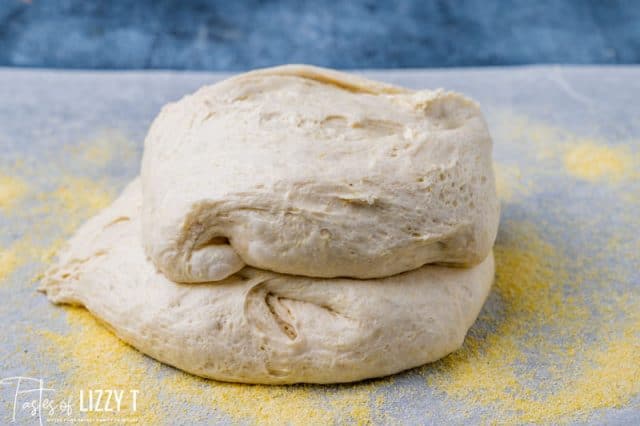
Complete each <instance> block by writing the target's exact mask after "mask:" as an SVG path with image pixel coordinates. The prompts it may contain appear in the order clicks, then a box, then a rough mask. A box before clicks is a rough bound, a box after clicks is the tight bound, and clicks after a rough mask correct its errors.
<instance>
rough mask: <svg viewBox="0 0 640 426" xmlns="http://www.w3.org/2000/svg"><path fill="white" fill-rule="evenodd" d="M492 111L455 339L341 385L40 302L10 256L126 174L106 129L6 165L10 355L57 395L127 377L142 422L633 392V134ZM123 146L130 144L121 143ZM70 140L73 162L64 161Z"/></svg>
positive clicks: (590, 406) (526, 416)
mask: <svg viewBox="0 0 640 426" xmlns="http://www.w3.org/2000/svg"><path fill="white" fill-rule="evenodd" d="M496 117H497V118H499V120H496V122H495V123H494V126H493V128H492V133H493V136H494V139H495V147H496V175H497V179H496V180H497V186H498V191H499V193H500V197H501V199H502V201H503V205H502V222H501V226H500V232H499V236H498V240H497V243H496V247H495V256H496V267H497V271H496V282H495V285H494V289H493V291H492V294H491V295H490V297H489V300H488V302H487V304H486V306H485V308H484V309H483V311H482V313H481V314H480V317H479V319H478V321H477V323H476V324H475V325H474V327H473V328H472V329H471V331H470V333H469V336H468V337H467V339H466V341H465V344H464V346H463V348H462V349H461V350H459V351H457V352H456V353H454V354H452V355H450V356H448V357H446V358H444V359H443V360H441V361H439V362H436V363H433V364H431V365H427V366H424V367H421V368H419V369H415V370H413V371H410V372H408V373H403V374H400V375H397V376H393V377H391V378H387V379H379V380H372V381H367V382H364V383H358V384H352V385H338V386H312V385H304V386H289V387H287V386H251V385H237V384H225V383H219V382H215V381H211V380H204V379H200V378H197V377H194V376H191V375H189V374H186V373H183V372H180V371H178V370H175V369H173V368H170V367H167V366H164V365H162V364H160V363H158V362H156V361H154V360H152V359H150V358H148V357H146V356H144V355H142V354H140V353H139V352H137V351H136V350H135V349H133V348H131V347H129V346H128V345H126V344H124V343H122V342H121V341H120V340H119V339H117V338H116V337H115V336H114V335H113V334H112V333H111V332H109V331H107V329H106V328H105V327H104V326H102V325H101V324H100V323H99V322H98V321H96V320H94V319H93V317H92V316H91V315H90V314H89V313H87V312H86V311H84V310H82V309H80V308H60V307H56V306H53V305H48V304H47V303H45V302H44V301H43V296H41V295H38V294H36V293H35V291H34V289H35V286H37V283H33V284H30V283H29V280H28V278H25V276H24V274H23V272H24V271H25V270H26V269H27V266H26V265H25V267H24V268H18V270H16V266H14V261H15V262H18V263H23V262H25V263H31V264H32V265H35V266H34V267H33V270H36V271H38V270H40V271H41V270H42V269H43V268H44V267H46V263H48V262H49V261H50V259H51V253H52V250H53V249H54V248H56V247H59V246H60V245H61V241H64V240H65V239H66V238H68V237H69V236H70V234H71V233H72V232H73V230H74V229H75V228H77V226H79V224H80V223H81V222H82V221H83V220H85V219H86V218H88V217H89V216H91V215H92V214H94V213H95V212H97V211H98V210H99V209H101V208H103V207H104V206H106V205H107V204H108V203H109V201H110V200H111V199H112V198H113V197H114V196H115V195H116V193H117V191H116V189H118V188H122V186H123V184H124V182H125V180H123V179H111V178H109V176H110V174H111V173H113V175H115V172H112V170H113V169H112V167H115V165H119V167H121V169H124V170H129V171H130V176H133V175H134V174H135V173H136V171H137V170H138V160H139V159H138V158H137V157H136V155H135V153H136V152H139V150H136V149H135V148H136V145H135V144H133V143H131V142H127V141H123V140H120V141H118V142H114V143H113V144H111V143H109V137H110V136H108V135H110V134H116V133H110V132H101V133H100V136H98V137H97V138H95V139H89V140H88V142H87V141H83V142H81V143H78V144H77V146H76V145H74V144H69V146H68V150H66V151H65V154H64V157H62V158H57V159H53V161H48V163H47V164H48V165H47V168H46V169H43V170H42V171H37V172H33V173H31V174H29V173H27V171H26V170H21V172H23V173H21V174H19V175H20V176H21V177H24V178H23V179H24V182H23V184H24V185H26V187H28V188H29V191H28V192H27V193H26V194H22V195H20V196H19V197H18V200H19V202H18V203H13V207H10V209H9V212H10V213H11V214H12V215H15V214H17V213H21V212H24V213H21V214H24V215H25V216H24V217H25V222H26V224H25V225H24V226H21V227H18V229H17V230H16V231H15V234H16V235H15V238H13V239H11V238H10V239H6V240H3V242H2V247H4V248H5V249H4V250H8V251H9V252H10V253H11V254H10V255H7V257H6V258H5V260H2V259H3V258H2V257H1V256H2V255H1V254H0V276H2V275H1V274H3V271H9V272H8V273H4V277H5V284H4V285H2V286H0V289H3V290H4V289H16V294H17V290H20V291H21V293H20V294H21V296H20V297H21V298H20V299H15V300H14V301H13V302H12V305H15V306H16V308H15V309H22V308H21V306H22V304H24V303H25V302H24V301H25V298H27V301H28V303H30V304H34V303H38V302H39V303H42V306H41V307H40V308H39V310H38V311H37V313H38V314H37V316H31V317H30V322H33V324H34V325H32V326H31V325H30V326H29V327H31V328H33V330H32V331H30V329H29V328H28V327H27V326H26V325H23V326H20V325H17V326H16V327H22V328H18V329H17V330H21V332H22V333H24V334H25V339H26V340H27V341H28V342H30V345H31V346H30V347H31V349H30V350H29V352H28V353H24V354H23V353H22V351H21V350H20V351H18V352H17V353H18V355H16V356H17V357H19V358H20V359H23V360H24V364H25V365H28V364H29V362H30V360H42V365H46V368H44V369H43V367H42V365H41V364H39V363H36V362H35V361H31V367H30V370H29V371H30V372H31V371H35V372H39V374H41V375H42V376H47V377H50V378H51V380H52V383H49V384H50V385H52V386H53V387H55V388H56V389H57V392H58V393H59V394H60V396H63V395H70V394H73V393H74V392H75V393H77V391H78V390H79V389H84V388H87V387H94V388H95V387H99V388H102V389H108V388H124V389H139V390H140V397H139V400H138V404H139V410H138V411H137V412H135V413H130V412H129V411H127V412H126V413H124V414H123V415H124V416H129V415H131V417H132V418H135V419H136V420H137V421H138V423H139V424H171V423H176V422H177V423H185V422H190V423H208V422H211V421H221V422H232V423H261V424H262V423H264V424H276V423H277V424H285V423H290V424H327V423H329V424H331V423H352V424H368V423H375V422H385V423H398V422H400V423H402V422H403V421H404V422H406V421H407V420H406V418H405V417H404V414H405V412H406V411H407V410H408V409H409V407H410V408H411V410H412V412H414V413H415V412H416V411H417V412H423V413H424V421H425V422H440V423H442V422H452V423H462V422H469V423H478V422H480V423H489V424H491V423H563V422H571V421H588V420H589V419H593V418H596V419H597V417H591V416H594V415H598V413H600V412H601V411H600V410H614V409H616V408H620V407H629V406H634V405H635V406H638V405H640V312H639V310H638V306H640V294H639V292H638V291H637V289H638V288H639V287H638V286H640V283H637V282H636V283H633V282H631V281H630V280H631V276H632V275H630V274H632V273H634V272H635V271H637V270H638V269H640V240H639V239H638V237H637V233H632V232H631V233H630V232H629V230H630V229H638V226H639V225H640V219H639V218H638V215H637V211H639V210H640V200H639V197H638V193H637V192H634V191H638V190H640V186H639V184H638V180H637V175H636V174H634V173H633V170H634V168H635V167H636V165H635V162H634V161H635V160H634V158H636V157H634V155H635V153H633V152H631V150H632V146H631V145H629V146H628V147H627V148H624V147H623V148H620V151H619V148H610V147H608V146H607V144H606V143H605V142H603V141H600V140H599V139H598V138H597V137H594V136H593V135H590V134H584V135H578V134H574V133H572V132H570V131H568V130H566V129H563V128H560V127H557V126H550V125H547V124H545V123H543V122H538V121H535V120H533V119H530V118H527V117H523V116H518V115H515V114H513V113H511V112H499V114H497V115H496ZM104 135H107V136H104ZM92 141H93V142H92ZM581 141H582V142H581ZM93 143H95V147H93V145H92V144H93ZM127 144H129V148H126V146H127ZM123 146H124V147H125V148H124V151H126V152H131V153H134V154H133V155H131V156H130V158H129V154H127V155H125V156H120V154H118V152H120V150H121V149H122V147H123ZM625 146H626V145H625ZM626 149H629V150H630V152H628V153H627V152H626V151H624V150H626ZM110 150H111V151H110ZM116 151H118V152H116ZM623 152H624V153H625V155H624V158H626V159H625V160H620V155H621V153H623ZM627 154H628V155H627ZM69 155H70V156H71V157H72V158H73V159H74V160H73V161H77V162H80V163H79V164H78V165H77V166H75V168H74V169H73V170H69V169H68V167H67V166H68V164H67V162H68V161H69V158H70V157H68V156H69ZM568 157H571V159H570V161H567V158H568ZM574 157H575V158H574ZM25 160H26V159H25ZM47 160H50V159H47ZM49 163H51V164H49ZM26 167H28V166H25V168H26ZM30 170H39V169H38V168H36V167H30ZM81 170H87V173H86V174H83V173H81ZM96 170H99V173H97V172H96ZM38 173H42V176H40V175H38ZM97 176H104V178H102V177H100V178H98V177H97ZM21 179H22V178H21ZM609 181H615V182H621V183H624V184H625V185H609V184H608V183H609ZM18 185H20V184H18ZM9 191H13V190H9ZM592 194H597V197H600V198H592V197H594V195H592ZM18 205H19V206H20V211H19V212H18V210H17V208H18V207H16V206H18ZM24 206H28V208H26V209H24V208H23V207H24ZM634 212H635V213H634ZM2 214H3V212H2V211H1V210H0V215H2ZM0 253H5V251H1V252H0ZM6 259H8V260H6ZM3 262H5V263H3ZM5 264H6V265H10V266H4V265H5ZM620 265H626V266H625V267H621V266H620ZM18 271H20V272H18ZM25 286H27V287H26V289H25ZM29 286H30V287H29ZM7 294H10V293H7ZM10 297H12V296H11V294H10ZM12 300H13V299H12ZM18 306H20V307H18ZM12 307H13V306H5V307H3V308H2V309H4V310H6V309H12ZM34 364H35V365H34ZM34 374H35V373H34ZM0 408H2V405H0ZM128 408H130V407H128ZM414 415H415V414H414ZM90 418H92V419H94V420H99V419H101V418H104V417H103V416H101V415H100V414H97V413H93V414H92V415H91V416H90ZM596 421H597V420H596Z"/></svg>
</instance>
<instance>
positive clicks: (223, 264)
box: [142, 66, 499, 282]
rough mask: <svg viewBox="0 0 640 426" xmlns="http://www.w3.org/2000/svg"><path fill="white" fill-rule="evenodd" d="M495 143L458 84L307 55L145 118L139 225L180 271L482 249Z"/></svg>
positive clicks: (305, 265)
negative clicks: (420, 85) (393, 78)
mask: <svg viewBox="0 0 640 426" xmlns="http://www.w3.org/2000/svg"><path fill="white" fill-rule="evenodd" d="M491 145H492V143H491V138H490V136H489V133H488V131H487V127H486V124H485V122H484V119H483V117H482V114H481V112H480V109H479V107H478V106H477V104H476V103H474V102H473V101H471V100H468V99H467V98H465V97H463V96H461V95H458V94H455V93H450V92H444V91H418V92H414V91H410V90H408V89H404V88H400V87H395V86H390V85H386V84H383V83H378V82H374V81H370V80H365V79H362V78H359V77H355V76H351V75H348V74H343V73H339V72H335V71H331V70H325V69H321V68H315V67H308V66H285V67H278V68H271V69H265V70H260V71H255V72H250V73H247V74H242V75H239V76H237V77H234V78H231V79H229V80H226V81H224V82H221V83H218V84H215V85H213V86H208V87H204V88H202V89H200V90H198V91H197V92H196V93H195V94H193V95H191V96H187V97H185V98H183V99H182V100H180V101H179V102H176V103H173V104H169V105H167V106H165V107H164V108H163V110H162V112H161V113H160V115H159V116H158V117H157V118H156V120H155V121H154V123H153V125H152V126H151V129H150V130H149V134H148V136H147V139H146V141H145V154H144V159H143V165H142V185H143V194H144V208H143V213H142V224H143V234H142V241H143V244H144V247H145V250H146V253H147V254H148V255H149V257H150V258H151V259H152V261H153V262H154V263H155V265H156V266H157V267H158V268H159V269H160V271H162V272H163V273H164V274H165V275H166V276H167V277H168V278H169V279H171V280H173V281H178V282H207V281H215V280H221V279H224V278H225V277H227V276H229V275H231V274H233V273H235V272H237V271H239V270H240V269H242V268H243V267H244V265H245V264H246V265H251V266H254V267H256V268H261V269H265V270H270V271H275V272H280V273H288V274H296V275H304V276H313V277H337V276H341V277H356V278H376V277H385V276H390V275H393V274H397V273H401V272H405V271H409V270H413V269H415V268H419V267H421V266H422V265H424V264H427V263H433V262H439V263H446V264H457V265H474V264H478V263H479V262H481V261H483V260H484V259H485V258H486V257H487V255H488V254H489V252H490V250H491V247H492V245H493V242H494V239H495V236H496V232H497V225H498V216H499V207H498V201H497V197H496V192H495V183H494V177H493V171H492V163H491V147H492V146H491Z"/></svg>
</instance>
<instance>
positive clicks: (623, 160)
mask: <svg viewBox="0 0 640 426" xmlns="http://www.w3.org/2000/svg"><path fill="white" fill-rule="evenodd" d="M629 155H630V154H629V153H628V152H626V151H625V150H624V149H623V148H612V147H609V146H606V145H601V144H597V143H595V142H593V141H585V142H580V143H576V144H575V145H573V146H570V147H569V149H568V150H567V152H566V154H565V157H564V165H565V167H566V169H567V172H568V173H569V174H571V175H572V176H575V177H577V178H580V179H586V180H598V179H614V180H619V179H620V178H622V177H623V176H624V175H625V174H627V173H628V171H629V169H630V167H631V161H630V159H629Z"/></svg>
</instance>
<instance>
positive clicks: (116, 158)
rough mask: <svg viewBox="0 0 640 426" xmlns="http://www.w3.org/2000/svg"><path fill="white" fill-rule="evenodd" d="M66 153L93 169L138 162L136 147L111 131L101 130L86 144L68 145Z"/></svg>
mask: <svg viewBox="0 0 640 426" xmlns="http://www.w3.org/2000/svg"><path fill="white" fill-rule="evenodd" d="M66 151H68V152H69V153H70V154H71V158H72V161H74V162H81V163H84V164H87V165H91V166H93V167H104V166H107V165H108V164H111V163H114V162H120V163H121V162H129V161H133V160H136V149H135V145H134V144H133V143H132V142H131V141H130V140H129V139H127V138H126V137H125V136H124V135H123V134H122V133H121V132H119V131H116V130H109V129H104V130H101V131H100V132H98V133H97V134H96V135H95V136H94V137H93V138H90V139H89V140H87V141H85V142H81V143H78V144H73V145H67V146H66Z"/></svg>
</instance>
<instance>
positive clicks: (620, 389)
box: [423, 223, 640, 423]
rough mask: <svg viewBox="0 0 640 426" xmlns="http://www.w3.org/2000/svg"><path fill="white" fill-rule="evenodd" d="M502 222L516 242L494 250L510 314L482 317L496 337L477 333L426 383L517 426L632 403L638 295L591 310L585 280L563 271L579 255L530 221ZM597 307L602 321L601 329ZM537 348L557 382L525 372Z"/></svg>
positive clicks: (637, 373)
mask: <svg viewBox="0 0 640 426" xmlns="http://www.w3.org/2000/svg"><path fill="white" fill-rule="evenodd" d="M501 226H502V227H503V229H504V231H503V232H504V233H505V234H507V235H508V239H507V241H501V242H499V243H498V244H497V245H496V248H495V255H496V269H497V270H496V281H495V287H494V288H495V290H494V291H495V293H496V294H497V295H498V296H499V300H500V303H499V305H500V306H501V308H502V314H501V318H500V319H496V318H495V317H491V316H489V315H487V313H486V312H484V313H483V314H482V315H481V317H480V318H479V321H484V322H487V323H488V325H489V326H490V327H492V328H495V332H494V333H490V334H488V335H487V336H474V335H470V336H468V337H467V339H466V341H465V344H464V346H463V348H462V350H459V351H458V352H456V353H454V354H452V355H451V356H449V357H447V358H445V359H443V360H441V361H440V362H437V363H435V364H434V365H433V366H427V367H424V368H423V374H425V376H426V377H427V381H428V383H429V384H430V385H432V386H434V387H435V388H436V389H439V390H440V391H442V392H444V393H446V394H447V395H449V396H451V397H455V398H456V399H460V400H461V401H464V403H465V404H472V405H477V406H478V407H490V409H491V410H499V412H500V413H501V416H500V419H501V421H510V422H534V423H540V422H542V423H546V422H553V421H560V420H562V419H565V420H568V419H572V418H574V419H575V418H580V417H584V416H586V415H588V414H590V413H591V412H592V411H593V410H595V409H598V408H606V407H620V406H623V405H625V404H626V403H628V402H629V401H630V399H631V397H632V396H634V395H637V394H638V393H640V316H639V315H638V312H637V307H638V306H640V298H639V297H638V296H637V295H635V300H633V301H631V300H627V301H626V302H625V303H621V302H620V301H619V302H618V304H617V305H597V300H596V298H594V300H591V302H590V303H591V305H589V304H588V303H587V300H586V299H585V297H586V295H584V294H581V293H580V291H579V290H580V285H581V284H582V280H583V279H584V277H580V276H579V275H578V276H571V275H570V274H569V273H568V272H567V271H566V269H565V268H566V266H567V265H570V264H571V259H566V258H564V257H563V256H562V254H561V253H559V252H558V251H557V250H556V249H555V248H554V247H553V246H552V245H550V244H549V243H548V242H545V241H544V240H542V239H541V238H540V237H539V232H538V231H537V230H536V229H535V228H534V227H532V225H530V224H527V223H503V224H502V225H501ZM563 283H565V285H566V287H565V288H563V285H562V284H563ZM604 287H605V288H603V289H602V290H603V291H606V286H604ZM572 290H573V291H572ZM565 292H568V293H569V294H575V295H574V296H564V293H565ZM594 303H595V304H596V306H593V304H594ZM594 308H595V309H601V310H602V311H603V312H601V313H600V314H601V315H602V316H603V318H604V319H603V320H601V321H598V322H597V326H596V327H595V330H594V326H593V325H592V321H593V320H594V318H593V317H592V315H591V313H590V309H594ZM607 310H609V311H613V312H609V316H610V317H615V314H616V311H617V310H620V311H621V312H622V313H623V314H624V315H625V317H626V318H625V319H623V320H613V319H609V318H608V316H607V312H606V311H607ZM544 329H546V330H547V331H546V333H545V336H544V337H541V334H540V333H541V331H542V330H544ZM549 330H551V331H553V333H552V335H554V336H556V337H557V338H558V340H557V341H555V340H553V339H550V338H549ZM621 330H622V331H621ZM589 332H598V333H599V334H598V341H597V345H595V344H593V345H587V344H585V343H584V341H583V336H585V335H586V334H587V333H589ZM616 332H617V333H616ZM529 351H535V352H540V353H542V354H544V356H545V359H540V360H538V363H537V369H538V370H541V369H545V368H546V369H547V373H548V374H549V375H550V376H549V379H547V380H541V379H540V377H537V378H536V379H537V380H538V382H537V383H536V384H532V383H534V382H533V379H534V378H535V377H534V375H536V374H545V373H544V372H543V371H530V370H528V369H526V368H523V367H522V366H524V365H526V362H527V356H528V352H529Z"/></svg>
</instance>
